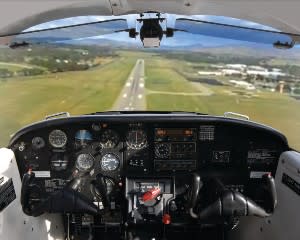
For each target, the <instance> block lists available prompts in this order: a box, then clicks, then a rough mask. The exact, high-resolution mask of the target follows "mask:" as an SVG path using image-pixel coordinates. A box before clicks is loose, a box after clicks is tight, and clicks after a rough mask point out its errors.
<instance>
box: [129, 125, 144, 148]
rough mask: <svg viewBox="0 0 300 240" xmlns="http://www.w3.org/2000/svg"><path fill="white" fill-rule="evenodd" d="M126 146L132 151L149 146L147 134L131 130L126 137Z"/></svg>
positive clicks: (139, 130) (138, 130)
mask: <svg viewBox="0 0 300 240" xmlns="http://www.w3.org/2000/svg"><path fill="white" fill-rule="evenodd" d="M126 144H127V146H128V147H129V148H131V149H143V148H145V147H146V146H147V134H146V133H145V131H143V130H141V129H136V130H130V131H128V133H127V135H126Z"/></svg>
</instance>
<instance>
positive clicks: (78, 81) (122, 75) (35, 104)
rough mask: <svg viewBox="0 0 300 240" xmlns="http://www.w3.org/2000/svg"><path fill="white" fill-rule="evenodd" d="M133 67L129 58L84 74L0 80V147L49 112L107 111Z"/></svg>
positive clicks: (72, 73) (71, 73) (73, 73)
mask: <svg viewBox="0 0 300 240" xmlns="http://www.w3.org/2000/svg"><path fill="white" fill-rule="evenodd" d="M134 64H135V61H134V60H133V59H117V60H115V61H113V62H111V63H110V64H107V65H105V66H103V67H97V68H93V69H91V70H88V71H84V72H65V73H57V74H48V75H41V76H37V77H26V78H25V77H23V78H14V79H10V80H8V81H5V82H1V81H0V112H1V117H0V146H4V145H7V143H8V139H9V135H10V134H12V133H14V132H15V131H17V130H18V129H19V128H21V127H22V126H24V125H27V124H30V123H32V122H34V121H38V120H42V119H43V118H44V117H45V116H46V115H49V114H52V113H56V112H62V111H68V112H70V113H71V114H83V113H90V112H96V111H105V110H109V109H110V108H111V107H112V104H113V103H114V100H115V99H116V98H117V96H118V95H119V92H120V90H121V88H122V87H123V85H124V83H125V81H126V79H127V77H128V75H129V73H130V71H131V69H132V68H133V66H134Z"/></svg>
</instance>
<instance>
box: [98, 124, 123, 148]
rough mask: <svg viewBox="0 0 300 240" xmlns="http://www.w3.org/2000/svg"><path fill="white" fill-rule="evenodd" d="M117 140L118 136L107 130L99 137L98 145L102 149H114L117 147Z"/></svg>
mask: <svg viewBox="0 0 300 240" xmlns="http://www.w3.org/2000/svg"><path fill="white" fill-rule="evenodd" d="M119 140H120V138H119V135H118V134H117V133H116V132H115V131H114V130H111V129H107V130H105V131H104V132H103V134H102V136H101V139H100V144H101V145H102V147H103V148H114V147H116V146H117V145H118V143H119Z"/></svg>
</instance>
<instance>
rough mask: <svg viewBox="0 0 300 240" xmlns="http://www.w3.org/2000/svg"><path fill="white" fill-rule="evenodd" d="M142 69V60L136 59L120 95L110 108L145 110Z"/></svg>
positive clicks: (115, 109) (143, 65)
mask: <svg viewBox="0 0 300 240" xmlns="http://www.w3.org/2000/svg"><path fill="white" fill-rule="evenodd" d="M144 70H145V64H144V60H143V59H138V60H137V62H136V64H135V66H134V67H133V69H132V71H131V73H130V75H129V77H128V79H127V81H126V83H125V85H124V87H123V89H122V91H121V94H120V96H119V97H118V98H117V100H116V102H115V103H114V105H113V109H112V110H114V111H138V110H146V96H145V81H144Z"/></svg>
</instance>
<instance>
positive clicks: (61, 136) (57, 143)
mask: <svg viewBox="0 0 300 240" xmlns="http://www.w3.org/2000/svg"><path fill="white" fill-rule="evenodd" d="M67 140H68V138H67V135H66V134H65V132H63V131H62V130H59V129H56V130H53V131H52V132H51V133H50V134H49V143H50V144H51V146H52V147H55V148H62V147H64V146H65V145H66V144H67Z"/></svg>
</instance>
